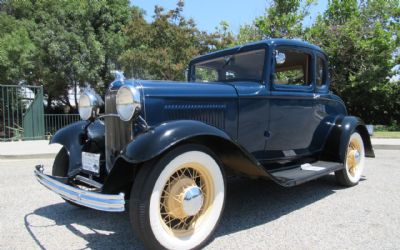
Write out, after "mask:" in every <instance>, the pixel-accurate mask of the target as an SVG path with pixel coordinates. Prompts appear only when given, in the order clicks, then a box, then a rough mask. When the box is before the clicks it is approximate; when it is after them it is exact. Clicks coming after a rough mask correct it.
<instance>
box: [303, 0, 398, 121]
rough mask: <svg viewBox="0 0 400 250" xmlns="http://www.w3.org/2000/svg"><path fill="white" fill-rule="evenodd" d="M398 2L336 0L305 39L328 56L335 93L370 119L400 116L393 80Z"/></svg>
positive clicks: (384, 0) (350, 107)
mask: <svg viewBox="0 0 400 250" xmlns="http://www.w3.org/2000/svg"><path fill="white" fill-rule="evenodd" d="M399 10H400V6H399V2H398V1H396V0H394V1H386V0H376V1H362V2H360V3H358V2H357V0H351V1H350V0H349V1H339V0H332V1H330V2H329V4H328V9H327V10H326V12H325V13H324V14H323V15H321V16H319V17H318V19H317V21H316V22H315V24H314V25H313V26H312V27H311V28H309V29H308V30H307V32H306V35H305V40H308V41H310V42H312V43H315V44H317V45H319V46H321V47H322V48H323V49H324V50H325V52H326V53H327V54H328V56H329V60H330V64H331V79H332V85H333V89H334V91H335V92H337V93H338V94H339V95H340V96H341V97H342V98H343V99H344V100H345V102H346V105H347V107H348V110H349V112H350V113H351V114H354V115H358V116H361V117H362V118H363V119H365V120H366V121H367V122H369V123H381V124H389V123H393V122H395V121H399V119H400V111H399V110H400V85H399V83H396V82H392V81H390V78H391V76H392V75H393V72H392V69H393V67H394V66H395V65H396V61H397V62H398V60H399V54H398V53H396V50H398V48H399V45H400V43H399V36H398V35H399V33H398V32H399V29H398V28H399V26H398V25H399V13H400V12H399Z"/></svg>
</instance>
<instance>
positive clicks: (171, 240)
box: [130, 145, 225, 249]
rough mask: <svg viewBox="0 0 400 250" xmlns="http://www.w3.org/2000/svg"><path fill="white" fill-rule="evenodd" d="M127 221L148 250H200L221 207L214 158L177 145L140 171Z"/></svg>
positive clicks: (220, 177)
mask: <svg viewBox="0 0 400 250" xmlns="http://www.w3.org/2000/svg"><path fill="white" fill-rule="evenodd" d="M136 180H137V181H135V183H134V185H133V187H132V198H131V201H130V207H131V209H130V216H131V221H132V224H133V227H134V228H135V230H136V231H137V233H138V235H139V236H140V238H141V239H142V240H143V241H144V243H145V245H146V247H147V248H149V249H160V248H161V249H193V248H200V247H201V246H202V245H204V244H205V243H206V242H207V239H208V238H209V237H210V235H211V234H212V233H213V231H214V229H215V228H216V226H217V224H218V222H219V219H220V217H221V213H222V210H223V207H224V202H225V178H224V175H223V172H222V169H221V168H220V166H219V164H218V163H217V161H216V158H215V156H214V155H213V154H212V152H210V151H209V150H208V149H207V148H205V147H204V146H200V145H183V146H180V147H177V148H176V149H174V150H172V151H170V152H169V153H168V154H166V155H165V156H163V157H162V158H161V159H159V160H158V161H157V162H156V163H155V164H154V162H151V163H149V165H144V166H142V168H141V170H140V171H139V174H138V176H137V177H136Z"/></svg>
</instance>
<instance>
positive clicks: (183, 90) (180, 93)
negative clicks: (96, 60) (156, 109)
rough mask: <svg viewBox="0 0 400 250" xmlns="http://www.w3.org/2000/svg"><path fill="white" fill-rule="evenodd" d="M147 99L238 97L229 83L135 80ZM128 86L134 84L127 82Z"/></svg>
mask: <svg viewBox="0 0 400 250" xmlns="http://www.w3.org/2000/svg"><path fill="white" fill-rule="evenodd" d="M133 82H134V83H135V84H136V85H139V86H140V87H141V88H142V90H143V94H144V96H145V97H210V98H211V97H221V98H223V97H237V93H236V90H235V88H234V87H233V86H232V85H230V84H227V83H222V82H213V83H198V82H177V81H150V80H135V81H133ZM126 84H132V82H131V81H127V82H126Z"/></svg>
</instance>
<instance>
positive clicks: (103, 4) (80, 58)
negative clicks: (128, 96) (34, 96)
mask: <svg viewBox="0 0 400 250" xmlns="http://www.w3.org/2000/svg"><path fill="white" fill-rule="evenodd" d="M129 8H130V7H129V2H128V0H113V1H90V0H86V1H79V0H74V1H61V0H57V1H53V0H40V1H33V0H31V1H11V0H4V1H2V2H0V11H1V13H2V15H7V16H9V17H13V18H15V19H16V20H18V21H20V23H21V24H23V23H24V22H28V23H33V24H32V25H31V26H30V27H29V28H26V30H27V37H28V38H29V40H30V41H31V42H32V43H33V45H34V47H35V48H36V51H35V53H34V59H32V60H31V67H32V70H31V71H30V73H31V75H30V76H29V78H25V76H24V75H21V77H23V78H25V80H27V81H28V82H29V83H30V84H37V85H39V84H40V85H44V89H45V93H46V94H47V97H48V103H49V104H50V103H51V101H52V100H53V99H61V100H62V101H63V102H64V103H65V104H67V105H70V106H71V104H70V103H69V98H68V90H69V89H71V88H73V89H75V100H76V99H77V98H76V94H77V88H78V86H81V87H84V86H86V85H90V86H92V87H95V88H97V89H98V90H100V91H101V92H104V89H105V88H104V85H105V83H107V82H109V80H110V73H109V71H110V70H111V69H113V68H115V67H116V66H115V65H116V61H117V57H118V56H119V54H120V53H121V50H122V49H123V45H124V36H123V33H122V28H123V26H124V25H125V24H126V23H127V22H128V21H129V17H130V11H129ZM21 27H22V28H21V29H23V27H24V26H21ZM18 66H20V65H18ZM18 66H17V65H16V67H18Z"/></svg>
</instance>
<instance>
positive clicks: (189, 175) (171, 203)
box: [160, 162, 214, 236]
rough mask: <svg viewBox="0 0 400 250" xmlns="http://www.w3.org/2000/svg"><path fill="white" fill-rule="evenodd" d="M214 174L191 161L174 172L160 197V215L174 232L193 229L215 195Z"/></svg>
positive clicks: (166, 225)
mask: <svg viewBox="0 0 400 250" xmlns="http://www.w3.org/2000/svg"><path fill="white" fill-rule="evenodd" d="M211 178H212V177H211V176H210V174H209V173H208V171H207V170H206V168H205V167H204V166H202V165H201V164H198V163H196V162H191V163H187V164H185V165H183V166H182V167H180V168H179V169H178V170H177V171H176V172H175V173H173V174H172V175H171V177H170V178H169V179H168V181H167V183H166V184H165V186H164V189H163V192H162V194H161V199H160V214H161V219H162V221H163V223H164V225H165V227H166V229H167V230H169V231H170V232H171V233H172V234H174V235H179V236H185V235H189V234H191V233H193V230H194V229H195V227H196V224H197V222H199V221H200V220H201V217H202V216H203V215H204V214H205V213H206V212H207V210H208V208H209V207H210V205H211V202H212V200H213V196H214V194H213V193H214V188H213V184H212V179H211Z"/></svg>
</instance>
